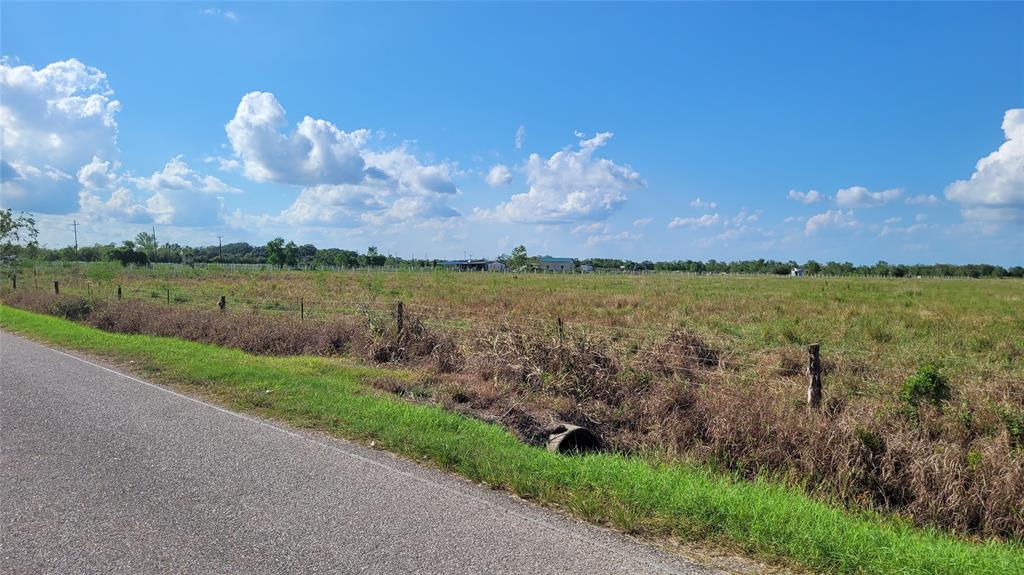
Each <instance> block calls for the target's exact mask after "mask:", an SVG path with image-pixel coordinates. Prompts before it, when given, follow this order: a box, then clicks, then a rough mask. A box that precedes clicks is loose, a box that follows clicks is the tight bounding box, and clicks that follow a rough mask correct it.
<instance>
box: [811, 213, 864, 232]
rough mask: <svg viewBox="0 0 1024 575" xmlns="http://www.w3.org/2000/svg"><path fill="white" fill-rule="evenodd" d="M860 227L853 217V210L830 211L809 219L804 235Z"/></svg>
mask: <svg viewBox="0 0 1024 575" xmlns="http://www.w3.org/2000/svg"><path fill="white" fill-rule="evenodd" d="M859 225H860V224H859V223H858V222H857V220H856V218H854V217H853V210H847V211H845V212H844V211H842V210H828V211H827V212H823V213H820V214H816V215H813V216H811V217H810V218H807V223H806V224H804V233H806V234H807V235H809V236H810V235H815V234H819V233H822V232H826V231H829V230H844V229H854V228H856V227H857V226H859Z"/></svg>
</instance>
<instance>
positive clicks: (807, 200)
mask: <svg viewBox="0 0 1024 575" xmlns="http://www.w3.org/2000/svg"><path fill="white" fill-rule="evenodd" d="M786 197H787V198H789V199H791V200H794V201H797V202H801V203H804V204H816V203H818V202H821V201H824V200H827V199H828V197H826V196H825V195H823V194H821V193H819V192H818V190H810V191H808V192H799V191H797V190H789V193H788V194H786Z"/></svg>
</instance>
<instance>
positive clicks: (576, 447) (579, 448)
mask: <svg viewBox="0 0 1024 575" xmlns="http://www.w3.org/2000/svg"><path fill="white" fill-rule="evenodd" d="M599 449H601V440H600V439H598V437H597V436H596V435H594V433H593V432H592V431H590V430H589V429H587V428H586V427H579V426H578V425H570V424H568V423H563V424H561V425H559V426H558V427H555V428H554V429H553V430H552V431H551V436H550V437H549V438H548V451H551V452H552V453H563V454H567V455H569V454H577V453H587V452H590V451H597V450H599Z"/></svg>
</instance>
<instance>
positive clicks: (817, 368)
mask: <svg viewBox="0 0 1024 575" xmlns="http://www.w3.org/2000/svg"><path fill="white" fill-rule="evenodd" d="M820 349H821V345H820V344H817V343H812V344H811V345H809V346H807V359H808V363H807V377H808V382H807V406H808V407H810V408H811V409H818V408H820V407H821V357H820V355H819V351H820Z"/></svg>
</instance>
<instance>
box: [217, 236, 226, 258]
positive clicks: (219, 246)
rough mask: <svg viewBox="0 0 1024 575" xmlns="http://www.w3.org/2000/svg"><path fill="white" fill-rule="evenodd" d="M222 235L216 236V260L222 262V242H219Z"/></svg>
mask: <svg viewBox="0 0 1024 575" xmlns="http://www.w3.org/2000/svg"><path fill="white" fill-rule="evenodd" d="M222 237H223V236H217V261H218V262H219V263H224V244H223V243H222V242H221V238H222Z"/></svg>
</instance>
